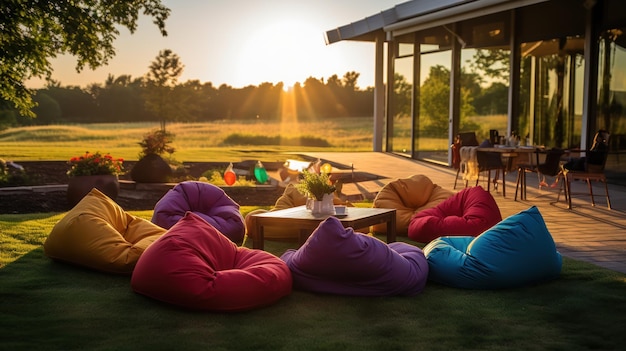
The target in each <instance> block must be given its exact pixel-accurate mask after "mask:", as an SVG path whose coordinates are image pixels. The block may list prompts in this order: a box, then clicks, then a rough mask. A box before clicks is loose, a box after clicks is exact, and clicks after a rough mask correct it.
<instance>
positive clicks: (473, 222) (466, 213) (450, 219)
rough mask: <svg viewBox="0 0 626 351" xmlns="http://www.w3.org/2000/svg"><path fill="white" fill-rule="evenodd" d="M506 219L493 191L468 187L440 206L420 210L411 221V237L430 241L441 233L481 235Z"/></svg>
mask: <svg viewBox="0 0 626 351" xmlns="http://www.w3.org/2000/svg"><path fill="white" fill-rule="evenodd" d="M501 220H502V214H501V213H500V208H499V207H498V204H497V203H496V200H495V199H494V198H493V196H492V195H491V193H489V192H488V191H486V190H485V189H483V188H482V187H480V186H477V187H472V188H465V189H463V190H461V191H459V192H458V193H456V194H454V195H453V196H452V197H450V198H448V199H447V200H445V201H443V202H441V203H439V204H438V205H437V206H435V207H433V208H429V209H425V210H422V211H420V212H417V213H416V214H415V215H414V216H413V218H411V221H410V222H409V230H408V236H409V238H410V239H412V240H415V241H419V242H422V243H428V242H430V241H432V240H434V239H436V238H438V237H440V236H477V235H479V234H481V233H482V232H484V231H485V230H487V229H489V228H491V227H493V226H494V225H496V224H497V223H498V222H500V221H501Z"/></svg>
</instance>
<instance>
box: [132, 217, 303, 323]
mask: <svg viewBox="0 0 626 351" xmlns="http://www.w3.org/2000/svg"><path fill="white" fill-rule="evenodd" d="M291 285H292V278H291V271H289V268H288V267H287V264H286V263H285V262H283V261H282V260H281V259H280V258H278V257H276V256H274V255H272V254H271V253H269V252H265V251H261V250H252V249H249V248H246V247H237V245H236V244H235V243H233V242H232V241H230V239H228V238H227V237H226V236H225V235H224V234H222V233H220V232H219V231H218V230H217V229H216V228H215V227H214V226H212V225H211V224H210V223H209V222H207V221H205V220H204V219H203V218H201V217H200V216H199V215H197V214H195V213H193V212H187V214H186V215H185V217H183V218H182V219H181V220H179V221H178V222H176V224H174V226H173V227H172V228H170V229H169V231H168V232H167V233H166V234H165V235H163V236H162V237H161V238H160V239H159V240H157V241H156V242H155V243H154V244H153V245H152V246H150V249H149V250H147V251H146V252H145V253H144V254H143V255H142V256H141V258H140V259H139V262H137V267H136V268H135V271H134V272H133V276H132V279H131V286H132V288H133V290H134V291H135V292H137V293H139V294H142V295H146V296H148V297H151V298H153V299H156V300H159V301H163V302H166V303H170V304H173V305H177V306H180V307H184V308H189V309H194V310H203V311H223V312H233V311H243V310H250V309H253V308H258V307H262V306H267V305H269V304H272V303H275V302H277V301H278V300H279V299H281V298H282V297H284V296H287V295H289V294H290V293H291Z"/></svg>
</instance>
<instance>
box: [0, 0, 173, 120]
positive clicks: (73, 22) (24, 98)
mask: <svg viewBox="0 0 626 351" xmlns="http://www.w3.org/2000/svg"><path fill="white" fill-rule="evenodd" d="M140 11H142V12H143V14H145V15H147V16H151V17H152V18H153V22H154V23H155V24H156V25H157V26H158V27H159V30H160V31H161V34H162V35H163V36H166V35H167V32H166V31H165V20H166V19H167V17H168V16H169V14H170V9H169V8H167V7H165V6H164V5H163V4H162V3H161V0H127V1H108V0H75V1H56V0H4V1H3V2H2V6H0V30H1V31H2V36H0V47H2V50H0V62H1V64H0V97H2V98H3V99H5V100H7V101H9V102H11V103H12V104H13V106H14V107H15V108H16V109H17V110H18V111H19V112H20V114H22V115H27V116H31V117H34V113H33V112H32V111H31V110H30V109H31V108H33V107H34V106H35V103H34V102H33V99H32V95H33V91H32V90H30V89H28V88H26V86H25V82H26V81H27V80H29V79H31V78H46V79H49V78H50V76H51V74H52V63H51V62H50V59H51V58H54V57H56V56H57V55H63V54H70V55H73V56H75V57H76V58H77V63H76V71H77V72H80V71H82V70H83V69H84V68H85V66H88V67H89V68H91V69H95V68H97V67H100V66H103V65H106V64H107V63H108V61H109V59H111V58H112V57H113V56H115V49H114V47H113V41H114V40H115V39H116V38H117V36H118V35H119V34H120V32H119V29H118V28H119V26H124V27H126V28H128V30H129V31H130V32H131V33H134V32H135V30H136V29H137V21H138V18H139V12H140Z"/></svg>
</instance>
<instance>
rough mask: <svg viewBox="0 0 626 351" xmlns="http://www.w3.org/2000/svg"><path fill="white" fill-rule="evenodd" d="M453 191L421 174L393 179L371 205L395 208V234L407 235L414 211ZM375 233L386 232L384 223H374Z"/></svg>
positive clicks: (431, 205) (442, 199)
mask: <svg viewBox="0 0 626 351" xmlns="http://www.w3.org/2000/svg"><path fill="white" fill-rule="evenodd" d="M453 194H454V193H453V192H452V191H450V190H446V189H444V188H442V187H440V186H439V185H437V184H434V183H433V182H432V181H431V180H430V178H428V177H426V176H425V175H422V174H416V175H412V176H410V177H409V178H400V179H395V180H393V181H391V182H389V183H387V184H385V186H383V187H382V189H380V191H379V192H378V194H377V195H376V198H374V203H373V205H372V207H376V208H395V209H396V235H400V236H407V232H408V227H409V223H410V222H411V218H413V215H415V213H416V212H419V211H421V210H423V209H426V208H431V207H434V206H436V205H438V204H439V203H440V202H442V201H444V200H445V199H447V198H449V197H450V196H452V195H453ZM372 230H373V231H374V232H376V233H380V234H384V233H386V232H387V226H386V225H385V224H380V225H375V226H373V227H372Z"/></svg>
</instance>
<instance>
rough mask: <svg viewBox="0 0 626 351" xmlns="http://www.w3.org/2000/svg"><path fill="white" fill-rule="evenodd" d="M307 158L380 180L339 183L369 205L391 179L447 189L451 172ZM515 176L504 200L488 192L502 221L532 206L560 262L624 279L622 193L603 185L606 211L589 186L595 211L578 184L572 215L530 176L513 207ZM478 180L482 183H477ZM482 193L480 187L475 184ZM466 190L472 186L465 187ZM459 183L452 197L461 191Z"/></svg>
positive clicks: (389, 159) (340, 157)
mask: <svg viewBox="0 0 626 351" xmlns="http://www.w3.org/2000/svg"><path fill="white" fill-rule="evenodd" d="M305 155H306V156H308V157H312V158H314V159H317V158H320V159H321V160H323V161H324V162H329V163H331V164H333V165H336V167H339V165H342V166H343V167H345V168H346V169H350V166H351V165H352V166H353V167H354V168H353V169H354V172H367V173H372V174H376V175H379V176H381V177H383V178H380V179H375V180H367V181H361V182H357V183H345V184H344V185H343V188H342V192H343V193H344V194H346V195H348V196H349V197H351V198H370V199H373V198H374V196H376V193H377V192H378V190H380V188H381V187H382V186H384V185H385V184H386V183H388V182H389V181H391V180H393V179H396V178H406V177H408V176H411V175H413V174H424V175H426V176H428V177H429V178H430V179H431V180H432V181H433V182H434V183H436V184H438V185H440V186H442V187H444V188H446V189H453V186H454V178H455V175H456V171H455V170H454V169H452V168H448V167H444V166H439V165H435V164H430V163H425V162H420V161H415V160H411V159H408V158H405V157H402V156H397V155H393V154H388V153H379V152H327V153H324V152H316V153H306V154H305ZM516 177H517V172H511V173H509V174H507V176H506V186H507V191H506V194H507V196H506V197H503V196H502V193H501V189H500V188H501V186H502V185H501V184H500V188H499V189H498V190H494V189H493V187H492V188H491V192H492V194H493V195H494V198H495V199H496V201H497V203H498V206H499V207H500V211H501V213H502V217H503V218H506V217H508V216H510V215H513V214H515V213H518V212H520V211H523V210H525V209H527V208H529V207H530V206H533V205H535V206H537V208H539V211H540V212H541V214H542V216H543V217H544V220H545V221H546V225H547V227H548V230H549V231H550V233H551V234H552V236H553V238H554V240H555V242H556V245H557V248H558V250H559V252H561V254H563V255H564V256H567V257H570V258H573V259H576V260H582V261H586V262H590V263H593V264H596V265H598V266H601V267H604V268H608V269H612V270H615V271H618V272H621V273H626V187H624V186H620V185H614V184H609V193H610V196H611V207H612V210H608V209H607V206H606V198H605V196H604V187H603V186H602V185H601V184H598V185H594V188H593V189H594V194H595V195H596V196H595V200H596V206H595V207H593V206H591V202H590V200H589V196H588V195H587V192H586V191H587V185H586V183H584V182H576V183H573V184H572V191H573V192H574V193H584V195H577V196H575V197H573V198H572V209H571V210H568V209H567V204H566V203H565V201H564V197H563V195H562V194H561V197H560V202H557V203H555V201H556V199H557V195H558V191H557V190H545V189H544V190H540V189H539V187H538V179H537V177H536V176H533V175H532V174H529V175H528V177H527V200H525V201H519V199H518V201H514V196H515V182H516ZM481 179H482V178H481ZM480 184H481V185H482V186H483V187H484V188H485V189H486V184H485V182H483V181H481V183H480ZM470 185H472V184H471V183H470ZM463 186H464V184H463V181H462V180H459V183H458V184H457V189H456V190H457V191H458V190H461V189H462V188H463Z"/></svg>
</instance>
